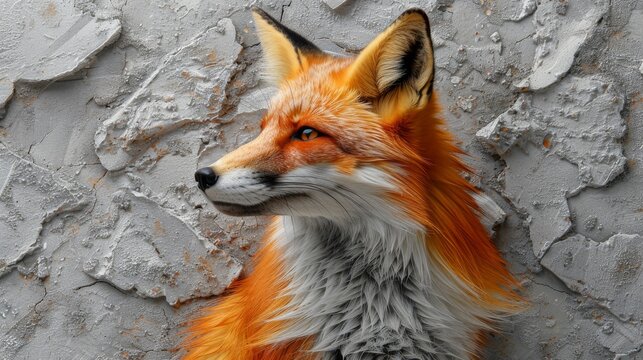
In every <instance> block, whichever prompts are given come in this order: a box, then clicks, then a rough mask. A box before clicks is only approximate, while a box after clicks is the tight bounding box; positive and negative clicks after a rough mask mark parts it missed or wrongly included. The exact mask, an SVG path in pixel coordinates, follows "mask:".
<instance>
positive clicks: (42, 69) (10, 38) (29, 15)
mask: <svg viewBox="0 0 643 360" xmlns="http://www.w3.org/2000/svg"><path fill="white" fill-rule="evenodd" d="M0 13H3V14H12V15H13V16H6V17H2V18H0V32H1V33H3V34H4V35H3V36H2V38H1V39H0V49H2V50H3V56H2V57H0V109H1V108H3V107H4V106H5V105H6V103H7V102H8V101H9V100H10V99H11V96H12V94H13V83H15V82H44V81H52V80H58V79H61V78H64V77H66V76H69V75H71V74H73V73H75V72H76V71H78V70H79V69H81V68H84V67H86V66H87V65H88V64H89V63H90V61H91V60H92V57H93V56H94V55H96V54H97V53H98V52H99V51H101V50H102V49H103V48H104V47H106V46H107V45H109V44H111V43H113V42H114V41H115V40H116V39H117V38H118V36H119V35H120V31H121V24H120V20H118V19H99V18H96V17H94V16H91V15H89V14H82V13H79V12H78V11H77V10H76V9H74V8H73V6H70V4H69V3H68V2H64V1H50V2H47V3H46V4H45V3H44V2H38V1H18V2H13V3H11V4H10V2H4V3H3V4H0Z"/></svg>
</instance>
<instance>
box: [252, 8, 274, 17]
mask: <svg viewBox="0 0 643 360" xmlns="http://www.w3.org/2000/svg"><path fill="white" fill-rule="evenodd" d="M250 11H252V12H253V13H255V14H257V15H259V16H261V17H262V18H264V19H265V18H266V17H268V18H269V17H270V15H268V13H267V12H265V11H264V10H263V9H262V8H260V7H259V6H257V5H252V7H251V8H250Z"/></svg>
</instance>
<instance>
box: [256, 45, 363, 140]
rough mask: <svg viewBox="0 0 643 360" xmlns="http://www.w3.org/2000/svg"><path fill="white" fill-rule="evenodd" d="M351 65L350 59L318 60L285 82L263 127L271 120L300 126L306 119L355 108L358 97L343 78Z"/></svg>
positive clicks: (274, 99) (267, 114)
mask: <svg viewBox="0 0 643 360" xmlns="http://www.w3.org/2000/svg"><path fill="white" fill-rule="evenodd" d="M351 62H352V59H350V58H330V57H325V58H319V59H317V61H314V62H312V64H310V66H308V67H307V69H305V70H302V71H301V72H299V73H298V74H296V75H295V76H293V77H291V78H289V79H288V80H286V81H284V82H283V83H282V84H281V86H280V87H279V89H278V92H277V94H276V95H275V96H274V97H273V98H272V99H271V101H270V104H269V106H268V110H267V112H266V116H265V117H264V119H263V120H262V127H263V126H265V125H267V124H266V122H268V121H270V120H277V119H278V120H281V121H287V122H290V123H295V124H297V123H299V122H300V120H301V119H303V118H306V116H313V117H315V116H332V115H336V114H338V113H339V112H341V111H342V110H344V107H349V106H353V105H355V103H357V100H358V94H357V92H355V91H354V90H352V89H350V88H348V87H346V86H345V84H344V81H343V78H342V75H343V73H344V72H345V70H346V68H347V66H348V65H350V63H351ZM280 125H285V124H280Z"/></svg>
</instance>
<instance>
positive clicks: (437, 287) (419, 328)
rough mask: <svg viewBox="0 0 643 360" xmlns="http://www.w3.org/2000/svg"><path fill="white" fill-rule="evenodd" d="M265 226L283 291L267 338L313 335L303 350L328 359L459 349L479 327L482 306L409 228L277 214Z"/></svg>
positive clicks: (455, 353)
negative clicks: (270, 227)
mask: <svg viewBox="0 0 643 360" xmlns="http://www.w3.org/2000/svg"><path fill="white" fill-rule="evenodd" d="M275 227H276V229H278V231H276V232H274V235H273V236H274V238H273V239H272V241H275V243H276V244H277V247H278V249H279V251H283V258H284V264H285V266H286V267H285V273H287V274H291V281H290V285H289V286H288V287H287V288H286V289H285V295H287V296H290V297H291V299H292V300H291V302H290V304H289V305H288V306H287V308H286V309H285V311H284V312H283V313H282V314H280V315H279V319H280V320H287V321H289V322H290V323H291V325H290V326H289V327H288V328H286V329H285V330H283V332H280V333H278V334H276V335H275V338H274V341H276V342H281V341H289V340H294V339H297V338H300V337H302V336H316V341H315V344H314V347H313V348H312V349H311V350H312V351H315V352H321V353H323V354H324V358H329V359H330V358H333V354H335V353H341V354H342V356H343V358H344V359H375V358H380V357H382V356H386V358H399V359H442V358H444V359H453V358H460V359H465V358H467V357H468V356H469V355H470V354H471V353H473V352H474V350H475V349H474V345H475V344H474V343H472V342H471V340H470V339H471V338H472V336H473V335H475V333H476V331H477V330H478V329H480V328H481V327H488V326H487V325H486V324H485V323H484V322H482V321H481V320H480V318H484V317H485V316H483V315H487V314H483V313H482V312H481V310H480V309H479V308H476V307H471V306H467V304H466V301H463V300H464V299H465V298H466V296H467V294H464V293H462V290H460V289H458V288H456V287H453V286H449V282H450V280H451V279H450V278H449V277H448V276H446V274H443V273H442V272H443V270H442V268H441V267H439V266H435V264H432V263H431V261H430V258H429V256H427V252H426V246H425V236H426V234H425V233H423V232H421V231H419V230H417V231H413V230H409V229H403V228H400V227H399V226H398V225H397V224H391V223H388V222H386V221H385V220H383V219H377V218H373V217H369V218H359V219H357V220H355V221H352V222H346V223H337V222H333V221H329V220H325V219H320V218H304V217H290V216H285V217H279V218H276V219H275ZM299 319H305V321H299Z"/></svg>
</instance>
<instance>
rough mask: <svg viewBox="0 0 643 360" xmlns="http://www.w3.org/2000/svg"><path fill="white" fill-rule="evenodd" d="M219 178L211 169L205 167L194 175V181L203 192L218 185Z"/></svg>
mask: <svg viewBox="0 0 643 360" xmlns="http://www.w3.org/2000/svg"><path fill="white" fill-rule="evenodd" d="M218 179H219V176H218V175H217V174H216V173H215V172H214V170H212V168H211V167H204V168H201V169H199V170H197V171H196V172H195V173H194V180H196V182H197V183H198V186H199V189H201V191H206V190H207V189H208V188H209V187H211V186H212V185H214V184H216V183H217V180H218Z"/></svg>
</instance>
